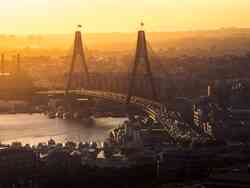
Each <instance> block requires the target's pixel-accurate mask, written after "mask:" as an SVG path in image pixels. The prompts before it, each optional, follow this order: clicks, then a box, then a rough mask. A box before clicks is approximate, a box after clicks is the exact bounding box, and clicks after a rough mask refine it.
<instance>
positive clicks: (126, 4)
mask: <svg viewBox="0 0 250 188" xmlns="http://www.w3.org/2000/svg"><path fill="white" fill-rule="evenodd" d="M141 20H144V22H145V25H146V29H147V30H148V31H173V30H197V29H215V28H220V27H232V26H235V27H250V0H0V23H1V26H0V33H12V34H32V33H36V34H45V33H70V32H72V31H74V30H75V28H76V27H75V26H76V25H77V24H82V25H83V27H84V28H85V30H86V31H87V32H134V31H135V30H137V29H138V25H139V24H138V23H139V22H140V21H141Z"/></svg>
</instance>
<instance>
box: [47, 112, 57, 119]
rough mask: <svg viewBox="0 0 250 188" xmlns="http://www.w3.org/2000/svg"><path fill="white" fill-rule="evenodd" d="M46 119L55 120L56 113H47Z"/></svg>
mask: <svg viewBox="0 0 250 188" xmlns="http://www.w3.org/2000/svg"><path fill="white" fill-rule="evenodd" d="M48 117H49V119H55V118H56V113H54V112H49V114H48Z"/></svg>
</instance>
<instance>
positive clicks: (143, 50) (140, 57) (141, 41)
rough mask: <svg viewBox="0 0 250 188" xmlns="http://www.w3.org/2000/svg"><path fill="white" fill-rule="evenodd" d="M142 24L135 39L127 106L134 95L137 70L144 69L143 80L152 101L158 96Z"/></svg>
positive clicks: (156, 99)
mask: <svg viewBox="0 0 250 188" xmlns="http://www.w3.org/2000/svg"><path fill="white" fill-rule="evenodd" d="M143 26H144V23H143V22H142V23H141V27H142V29H141V30H139V31H138V38H137V47H136V53H135V61H134V65H133V70H132V75H131V77H130V83H129V90H128V96H127V104H129V103H130V100H131V97H132V96H133V95H134V90H135V82H136V80H137V79H136V77H137V73H138V71H139V70H142V69H144V72H146V74H145V79H147V81H148V82H149V84H150V87H151V90H152V92H151V93H152V99H153V100H155V101H158V96H157V92H156V87H155V83H154V78H153V73H152V71H151V65H150V61H149V56H148V49H147V42H146V35H145V31H144V30H143Z"/></svg>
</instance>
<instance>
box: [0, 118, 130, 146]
mask: <svg viewBox="0 0 250 188" xmlns="http://www.w3.org/2000/svg"><path fill="white" fill-rule="evenodd" d="M125 120H126V118H97V119H95V120H94V123H93V124H92V125H89V124H87V123H84V122H77V121H72V120H63V119H48V118H47V116H44V115H41V114H33V115H30V114H13V115H12V114H7V115H0V141H1V143H3V144H10V143H12V142H15V141H18V142H22V143H23V144H30V145H36V144H38V143H39V142H43V143H44V142H47V141H48V140H49V139H51V138H52V139H54V140H55V141H56V142H60V143H65V142H67V141H74V142H80V141H81V142H90V141H96V142H97V143H98V142H99V143H100V142H102V141H104V140H105V138H107V137H108V133H109V131H110V130H112V129H113V128H115V127H117V126H119V125H120V124H122V123H123V122H124V121H125Z"/></svg>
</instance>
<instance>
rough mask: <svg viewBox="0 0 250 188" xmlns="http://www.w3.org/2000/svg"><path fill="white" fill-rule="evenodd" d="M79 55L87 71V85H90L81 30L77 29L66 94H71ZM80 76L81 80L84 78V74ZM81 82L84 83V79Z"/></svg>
mask: <svg viewBox="0 0 250 188" xmlns="http://www.w3.org/2000/svg"><path fill="white" fill-rule="evenodd" d="M78 56H79V57H80V61H81V63H82V66H83V69H84V72H85V78H86V87H88V85H89V72H88V67H87V64H86V58H85V53H84V49H83V43H82V34H81V31H76V32H75V39H74V47H73V56H72V60H71V65H70V69H69V74H68V80H67V83H66V88H65V95H66V96H67V95H68V94H69V91H70V89H71V87H72V81H73V78H72V77H73V72H74V68H75V63H76V60H77V57H78ZM80 76H81V80H83V76H84V75H83V74H82V75H80ZM81 84H82V81H81ZM81 87H82V85H81Z"/></svg>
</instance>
